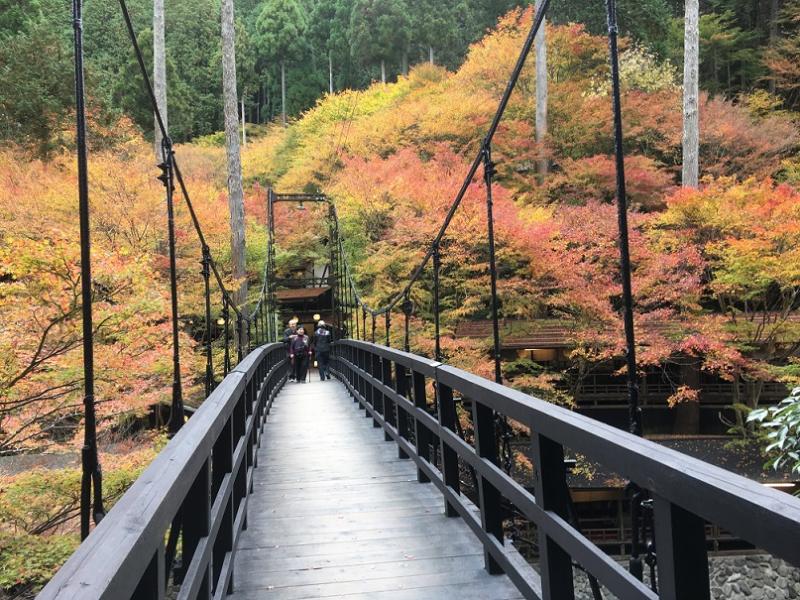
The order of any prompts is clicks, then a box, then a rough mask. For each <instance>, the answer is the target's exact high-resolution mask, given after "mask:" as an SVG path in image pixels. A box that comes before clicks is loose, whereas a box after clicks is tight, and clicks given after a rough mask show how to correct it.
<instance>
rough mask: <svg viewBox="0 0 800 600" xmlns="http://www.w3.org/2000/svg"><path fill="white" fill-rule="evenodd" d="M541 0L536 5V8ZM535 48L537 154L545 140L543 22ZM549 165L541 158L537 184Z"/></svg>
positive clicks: (544, 50) (545, 34)
mask: <svg viewBox="0 0 800 600" xmlns="http://www.w3.org/2000/svg"><path fill="white" fill-rule="evenodd" d="M540 2H541V0H539V2H537V3H536V6H537V8H538V6H539V4H540ZM534 43H535V48H536V143H537V145H538V146H539V152H542V151H543V149H544V143H545V140H546V138H547V100H548V89H547V84H548V82H547V33H546V32H545V21H542V27H541V29H539V31H538V32H537V34H536V39H535V41H534ZM549 167H550V164H549V161H548V160H547V157H546V156H541V157H540V158H539V160H538V161H537V164H536V172H537V174H538V178H539V183H542V182H543V181H544V178H545V176H546V175H547V171H548V170H549Z"/></svg>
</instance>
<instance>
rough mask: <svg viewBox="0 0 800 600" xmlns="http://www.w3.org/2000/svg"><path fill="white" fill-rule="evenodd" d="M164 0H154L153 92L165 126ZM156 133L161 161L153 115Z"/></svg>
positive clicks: (157, 138) (156, 139)
mask: <svg viewBox="0 0 800 600" xmlns="http://www.w3.org/2000/svg"><path fill="white" fill-rule="evenodd" d="M164 29H165V27H164V0H153V92H155V95H156V104H157V105H158V111H159V112H160V113H161V120H162V121H163V122H164V127H167V54H166V49H165V34H164ZM153 122H154V124H155V135H154V136H153V139H154V142H153V147H154V150H155V153H156V160H157V161H158V162H161V161H162V159H163V157H162V155H161V129H160V128H159V126H158V119H156V118H155V115H154V116H153Z"/></svg>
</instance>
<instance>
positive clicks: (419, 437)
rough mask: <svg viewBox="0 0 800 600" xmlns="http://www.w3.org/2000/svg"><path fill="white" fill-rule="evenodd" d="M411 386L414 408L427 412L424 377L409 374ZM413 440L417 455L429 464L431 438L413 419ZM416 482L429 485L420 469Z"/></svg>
mask: <svg viewBox="0 0 800 600" xmlns="http://www.w3.org/2000/svg"><path fill="white" fill-rule="evenodd" d="M411 384H412V385H413V386H414V390H413V392H414V406H416V407H417V408H419V409H421V410H423V411H425V412H428V400H427V395H426V394H427V390H426V389H425V388H426V384H425V375H423V374H422V373H417V372H416V371H412V372H411ZM414 439H415V441H416V443H417V454H418V455H419V457H420V458H422V459H423V460H425V461H426V462H428V463H430V462H431V444H432V443H433V436H432V435H431V432H430V431H429V430H428V428H427V427H425V425H423V424H422V423H420V422H419V419H417V418H414ZM417 481H419V482H420V483H429V482H430V478H429V477H428V476H427V475H426V474H425V473H424V471H423V470H422V469H419V468H418V469H417Z"/></svg>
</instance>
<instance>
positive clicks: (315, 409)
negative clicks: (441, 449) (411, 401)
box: [229, 374, 522, 600]
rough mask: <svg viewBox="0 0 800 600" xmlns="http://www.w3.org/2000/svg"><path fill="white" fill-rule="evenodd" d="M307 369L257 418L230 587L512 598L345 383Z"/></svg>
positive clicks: (395, 597) (264, 593) (355, 598)
mask: <svg viewBox="0 0 800 600" xmlns="http://www.w3.org/2000/svg"><path fill="white" fill-rule="evenodd" d="M313 379H314V380H315V381H312V382H311V383H306V384H296V383H290V384H287V386H286V387H285V388H284V389H283V391H281V393H280V394H279V395H278V397H277V398H276V400H275V403H274V404H273V406H272V410H271V412H270V415H269V416H268V418H267V423H266V426H265V429H264V436H263V438H262V445H261V448H260V450H259V451H258V468H257V469H255V470H254V471H253V473H254V475H253V477H254V479H253V486H254V489H253V494H252V495H251V496H250V497H249V506H248V523H247V529H246V530H245V531H243V532H242V536H241V538H240V541H239V544H238V547H237V551H236V558H235V567H234V594H233V596H229V597H232V598H234V599H235V600H256V599H259V600H261V599H264V600H269V599H273V598H274V599H280V600H294V599H300V598H346V599H347V600H366V599H367V598H369V599H370V600H400V599H406V598H408V599H412V598H413V599H414V600H428V599H431V600H432V599H437V600H441V599H443V598H458V599H459V600H471V599H476V600H477V599H481V600H501V599H512V598H522V596H521V595H520V593H519V592H518V591H517V589H516V588H515V587H514V586H513V585H512V583H511V581H510V580H509V579H508V577H506V576H504V575H503V576H493V575H489V574H488V573H487V572H486V570H485V569H484V558H483V549H482V546H481V543H480V542H479V541H478V539H477V538H476V537H475V536H474V535H473V534H472V532H471V531H470V530H469V528H468V526H467V525H466V524H465V523H464V521H463V520H461V519H448V518H447V517H446V516H445V514H444V501H443V499H442V495H441V493H439V491H438V490H437V489H436V488H435V487H434V486H433V485H432V484H420V483H417V479H416V468H415V466H414V463H413V462H412V461H410V460H401V459H399V458H398V457H397V446H396V445H395V444H394V443H388V442H385V441H384V436H383V430H382V429H376V428H373V426H372V420H371V419H366V418H364V411H363V410H359V409H358V405H357V404H356V403H354V402H353V400H352V398H351V397H350V396H349V395H348V393H347V391H346V389H345V387H344V386H343V385H342V384H340V383H339V382H337V381H335V380H334V381H326V382H320V381H317V380H316V379H317V378H316V374H315V375H314V376H313Z"/></svg>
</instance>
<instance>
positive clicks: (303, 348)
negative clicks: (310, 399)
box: [289, 327, 311, 383]
mask: <svg viewBox="0 0 800 600" xmlns="http://www.w3.org/2000/svg"><path fill="white" fill-rule="evenodd" d="M310 354H311V348H310V345H309V342H308V336H307V335H306V330H305V329H303V328H302V327H299V328H298V329H297V335H295V336H294V338H293V339H292V341H291V342H290V344H289V356H290V357H291V358H292V360H293V361H294V379H295V381H297V382H298V383H305V382H306V372H307V371H308V356H309V355H310Z"/></svg>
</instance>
